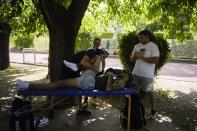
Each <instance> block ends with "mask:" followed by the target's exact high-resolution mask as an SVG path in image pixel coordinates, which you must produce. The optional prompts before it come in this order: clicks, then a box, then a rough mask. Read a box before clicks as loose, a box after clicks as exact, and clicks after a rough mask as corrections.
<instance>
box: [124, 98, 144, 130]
mask: <svg viewBox="0 0 197 131" xmlns="http://www.w3.org/2000/svg"><path fill="white" fill-rule="evenodd" d="M125 99H126V101H125V107H124V108H123V109H122V111H121V112H122V114H123V116H124V117H122V118H121V124H122V126H123V127H127V118H128V98H127V97H125ZM130 124H131V127H132V129H140V128H142V127H143V126H146V119H145V108H144V106H143V104H142V103H141V102H140V98H139V95H132V96H131V123H130Z"/></svg>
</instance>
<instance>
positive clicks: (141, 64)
mask: <svg viewBox="0 0 197 131" xmlns="http://www.w3.org/2000/svg"><path fill="white" fill-rule="evenodd" d="M136 51H141V52H143V53H144V57H147V58H149V57H159V55H160V53H159V49H158V47H157V45H156V44H155V43H153V42H149V43H147V44H145V45H143V44H141V43H139V44H137V45H136V46H135V47H134V49H133V52H132V55H134V52H136ZM154 71H155V64H152V63H147V62H145V61H142V60H140V59H137V60H136V63H135V67H134V69H133V71H132V74H134V75H138V76H142V77H147V78H153V77H154Z"/></svg>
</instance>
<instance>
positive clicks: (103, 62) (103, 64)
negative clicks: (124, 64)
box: [102, 59, 105, 72]
mask: <svg viewBox="0 0 197 131" xmlns="http://www.w3.org/2000/svg"><path fill="white" fill-rule="evenodd" d="M104 70H105V59H102V72H104Z"/></svg>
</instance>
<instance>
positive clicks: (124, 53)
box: [118, 32, 170, 74]
mask: <svg viewBox="0 0 197 131" xmlns="http://www.w3.org/2000/svg"><path fill="white" fill-rule="evenodd" d="M154 42H155V43H156V44H157V46H158V48H159V51H160V57H159V62H158V64H157V65H156V68H155V74H157V73H158V71H159V69H160V68H161V67H162V66H163V65H164V64H165V63H166V61H167V60H168V58H169V57H170V49H169V44H168V43H167V41H166V40H165V39H164V38H163V37H162V36H161V35H156V36H155V41H154ZM138 43H139V40H138V37H137V34H136V32H129V33H128V34H122V35H121V36H120V38H119V45H118V55H119V57H120V60H121V63H122V64H123V67H124V69H125V70H127V71H128V72H132V70H133V68H134V66H135V62H133V61H131V59H130V56H131V53H132V51H133V48H134V46H135V45H136V44H138Z"/></svg>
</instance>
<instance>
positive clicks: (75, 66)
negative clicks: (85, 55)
mask: <svg viewBox="0 0 197 131" xmlns="http://www.w3.org/2000/svg"><path fill="white" fill-rule="evenodd" d="M63 63H64V64H65V65H66V66H67V67H68V68H70V69H71V70H73V71H77V70H78V68H77V65H76V64H74V63H71V62H68V61H66V60H64V61H63Z"/></svg>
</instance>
